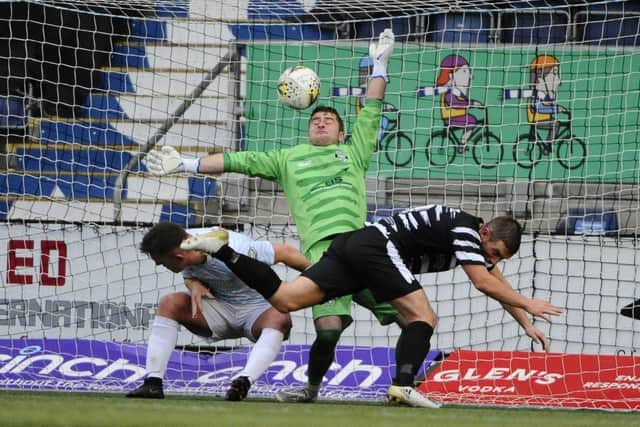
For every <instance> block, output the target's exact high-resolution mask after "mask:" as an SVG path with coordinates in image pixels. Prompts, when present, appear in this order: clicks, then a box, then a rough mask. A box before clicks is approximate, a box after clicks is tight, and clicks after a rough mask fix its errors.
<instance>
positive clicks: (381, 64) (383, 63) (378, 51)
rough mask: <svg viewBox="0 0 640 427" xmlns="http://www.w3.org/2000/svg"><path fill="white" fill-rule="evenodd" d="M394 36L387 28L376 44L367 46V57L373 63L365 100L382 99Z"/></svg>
mask: <svg viewBox="0 0 640 427" xmlns="http://www.w3.org/2000/svg"><path fill="white" fill-rule="evenodd" d="M394 43H395V36H394V34H393V31H391V29H389V28H387V29H386V30H384V31H383V32H382V33H380V37H379V39H378V42H377V43H371V45H370V46H369V56H370V57H371V59H372V61H373V71H372V72H371V79H370V80H369V85H368V86H367V99H383V98H384V91H385V89H386V87H387V81H388V80H389V78H388V77H387V65H388V64H389V58H391V53H392V52H393V45H394Z"/></svg>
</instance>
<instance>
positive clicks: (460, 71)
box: [436, 55, 482, 153]
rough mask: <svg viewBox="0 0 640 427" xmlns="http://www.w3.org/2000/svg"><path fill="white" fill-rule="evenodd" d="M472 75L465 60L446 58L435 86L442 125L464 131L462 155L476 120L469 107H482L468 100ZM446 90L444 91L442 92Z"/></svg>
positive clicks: (462, 58)
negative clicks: (438, 95)
mask: <svg viewBox="0 0 640 427" xmlns="http://www.w3.org/2000/svg"><path fill="white" fill-rule="evenodd" d="M471 78H472V73H471V69H470V68H469V63H468V62H467V60H466V59H465V58H464V57H463V56H460V55H449V56H446V57H445V58H444V59H443V60H442V62H441V63H440V74H439V75H438V78H437V79H436V86H437V87H438V88H439V89H440V90H439V92H440V112H441V113H442V120H443V122H444V125H445V126H447V127H450V128H460V129H464V132H463V134H462V137H461V138H460V146H459V147H458V151H459V152H461V153H463V152H464V151H465V150H466V147H467V141H469V138H470V137H471V135H472V133H473V130H474V128H475V127H476V126H477V124H478V119H477V118H476V117H475V116H474V115H473V114H471V113H470V112H469V108H470V107H482V104H481V103H480V102H478V101H473V100H471V99H469V89H470V87H471ZM442 88H446V90H444V91H443V90H442Z"/></svg>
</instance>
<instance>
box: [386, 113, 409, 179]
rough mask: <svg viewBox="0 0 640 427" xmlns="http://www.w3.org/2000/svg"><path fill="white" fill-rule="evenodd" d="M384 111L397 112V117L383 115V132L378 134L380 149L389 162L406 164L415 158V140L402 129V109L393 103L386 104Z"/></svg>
mask: <svg viewBox="0 0 640 427" xmlns="http://www.w3.org/2000/svg"><path fill="white" fill-rule="evenodd" d="M382 111H383V113H385V112H389V113H395V118H390V117H389V116H388V115H383V116H382V120H381V121H382V124H381V128H380V130H381V132H380V134H379V135H378V150H379V151H381V152H383V153H384V156H385V158H386V159H387V161H388V162H389V164H391V165H393V166H398V167H402V166H406V165H408V164H409V163H411V161H412V160H413V140H412V139H411V138H410V137H409V136H408V135H407V134H406V133H405V132H403V131H402V130H401V125H400V110H398V109H397V108H396V107H395V106H394V105H393V104H384V106H383V108H382Z"/></svg>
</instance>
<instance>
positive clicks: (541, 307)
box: [462, 264, 562, 321]
mask: <svg viewBox="0 0 640 427" xmlns="http://www.w3.org/2000/svg"><path fill="white" fill-rule="evenodd" d="M462 268H463V269H464V271H465V273H467V276H469V279H471V282H472V283H473V286H475V287H476V289H478V290H479V291H480V292H482V293H484V294H487V295H489V296H490V297H491V298H493V299H495V300H497V301H499V302H501V303H503V304H508V305H510V306H512V307H516V308H522V309H524V310H526V311H527V312H528V313H530V314H532V315H534V316H538V317H542V318H543V319H545V320H547V321H548V320H549V315H553V316H557V315H559V314H560V313H562V311H561V310H560V309H559V308H558V307H556V306H555V305H553V304H551V303H549V302H547V301H544V300H540V299H531V298H527V297H525V296H524V295H522V294H520V293H518V292H516V291H514V290H513V288H512V287H511V286H510V285H509V283H508V282H507V281H506V279H505V280H504V281H502V280H500V279H499V278H497V277H496V276H494V275H493V274H491V273H489V271H488V270H487V268H486V267H485V266H483V265H478V264H465V265H463V266H462Z"/></svg>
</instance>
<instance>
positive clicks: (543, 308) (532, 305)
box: [525, 299, 562, 322]
mask: <svg viewBox="0 0 640 427" xmlns="http://www.w3.org/2000/svg"><path fill="white" fill-rule="evenodd" d="M525 310H526V311H527V312H529V313H530V314H532V315H534V316H536V317H541V318H543V319H544V320H546V321H547V322H550V321H551V319H550V318H549V316H559V315H560V314H561V313H562V310H560V309H559V308H558V307H556V306H555V305H553V304H551V303H550V302H547V301H545V300H541V299H531V300H529V304H528V305H527V307H525Z"/></svg>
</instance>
